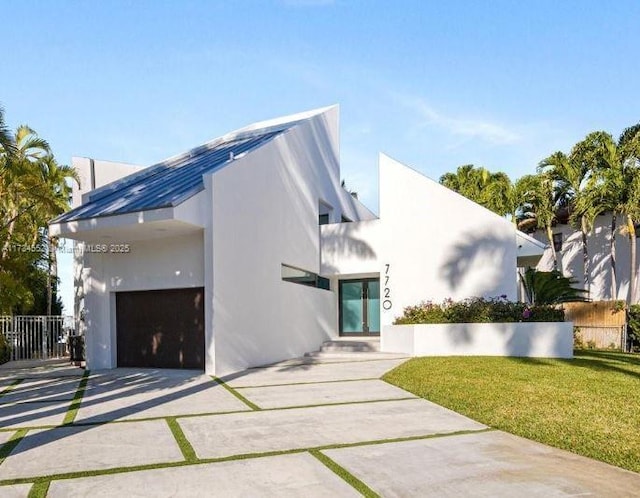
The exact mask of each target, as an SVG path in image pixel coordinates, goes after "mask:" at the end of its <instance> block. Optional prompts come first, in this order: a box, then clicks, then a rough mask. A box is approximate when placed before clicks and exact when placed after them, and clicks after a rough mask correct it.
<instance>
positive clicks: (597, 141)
mask: <svg viewBox="0 0 640 498" xmlns="http://www.w3.org/2000/svg"><path fill="white" fill-rule="evenodd" d="M634 129H635V131H634ZM591 135H593V138H594V140H593V141H592V143H591V146H590V148H589V150H588V151H587V155H588V157H589V159H590V160H591V161H593V163H594V164H595V165H596V166H595V169H594V172H593V179H592V181H591V182H590V184H589V185H588V187H587V189H586V196H585V199H586V200H585V206H582V208H583V209H585V210H586V211H587V212H588V213H589V214H588V216H589V217H591V219H593V217H595V216H597V215H598V214H601V213H603V212H605V211H610V212H611V213H612V228H611V230H612V237H611V261H612V270H613V281H614V286H615V285H617V282H616V278H615V231H616V229H615V220H616V217H617V216H618V215H622V216H623V218H624V225H623V232H624V233H625V234H626V235H627V237H628V238H629V244H630V247H631V251H630V273H629V274H630V279H629V293H628V294H627V301H628V302H629V303H635V302H637V300H638V299H637V286H636V274H637V244H636V224H637V223H638V222H639V221H640V167H639V166H640V160H639V158H640V127H638V126H637V125H636V127H631V128H628V129H627V130H625V131H624V132H623V133H622V135H621V136H620V140H619V141H618V143H616V142H615V141H614V140H613V137H611V135H609V134H608V133H605V132H596V133H594V134H590V135H589V136H591Z"/></svg>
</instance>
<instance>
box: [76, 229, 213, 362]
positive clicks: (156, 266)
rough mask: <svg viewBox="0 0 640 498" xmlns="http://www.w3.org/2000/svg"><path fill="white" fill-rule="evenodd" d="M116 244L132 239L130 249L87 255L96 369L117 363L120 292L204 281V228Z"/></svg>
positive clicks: (89, 328) (88, 316)
mask: <svg viewBox="0 0 640 498" xmlns="http://www.w3.org/2000/svg"><path fill="white" fill-rule="evenodd" d="M105 243H106V244H107V245H108V244H114V243H116V242H115V241H105ZM117 243H129V244H130V247H131V251H130V252H129V253H128V254H117V253H106V254H101V253H85V255H84V261H85V268H84V292H85V295H86V297H85V308H84V309H85V312H84V326H85V327H86V332H87V336H86V337H87V368H90V369H92V370H95V369H102V368H115V367H116V358H117V348H116V327H115V325H116V322H115V319H116V317H115V292H119V291H137V290H157V289H177V288H185V287H203V286H204V253H203V234H202V232H199V233H198V232H196V233H193V234H190V235H183V236H181V237H179V238H158V239H154V240H147V241H138V242H127V241H117ZM86 247H89V244H87V245H86ZM205 292H206V290H205Z"/></svg>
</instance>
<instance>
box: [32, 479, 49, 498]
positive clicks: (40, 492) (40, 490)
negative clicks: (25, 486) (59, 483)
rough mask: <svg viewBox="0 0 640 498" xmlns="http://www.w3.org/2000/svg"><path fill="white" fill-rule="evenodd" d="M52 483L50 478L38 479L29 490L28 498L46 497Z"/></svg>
mask: <svg viewBox="0 0 640 498" xmlns="http://www.w3.org/2000/svg"><path fill="white" fill-rule="evenodd" d="M50 485H51V481H50V480H49V479H36V480H35V481H34V483H33V486H31V489H30V490H29V495H28V498H46V496H47V493H48V492H49V486H50Z"/></svg>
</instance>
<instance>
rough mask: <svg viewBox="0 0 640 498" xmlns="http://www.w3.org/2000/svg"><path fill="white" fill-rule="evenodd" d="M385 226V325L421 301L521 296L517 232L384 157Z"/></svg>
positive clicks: (381, 248)
mask: <svg viewBox="0 0 640 498" xmlns="http://www.w3.org/2000/svg"><path fill="white" fill-rule="evenodd" d="M380 220H381V223H382V234H381V237H380V239H381V244H380V246H379V248H378V249H377V251H376V252H377V254H378V256H379V261H380V274H381V284H384V282H383V281H382V280H386V279H385V278H384V277H385V276H388V277H389V281H388V282H387V285H386V286H385V285H381V287H382V288H383V289H384V288H387V289H389V292H388V295H389V296H390V300H391V302H392V307H391V308H390V309H383V310H382V320H381V323H382V325H383V326H384V325H389V324H391V323H392V322H393V319H394V318H395V317H397V316H400V315H401V314H402V311H403V309H404V307H406V306H409V305H415V304H417V303H419V302H420V301H423V300H432V301H438V302H439V301H442V300H444V299H446V298H451V299H454V300H460V299H465V298H468V297H472V296H478V297H493V296H499V295H506V296H507V298H509V299H511V300H515V299H516V298H517V285H516V253H517V246H516V233H515V228H514V226H513V225H512V224H511V223H510V222H509V221H507V220H506V219H504V218H502V217H500V216H498V215H496V214H494V213H492V212H491V211H489V210H487V209H485V208H483V207H481V206H479V205H478V204H476V203H474V202H472V201H470V200H468V199H466V198H465V197H462V196H461V195H458V194H457V193H455V192H452V191H451V190H449V189H447V188H445V187H443V186H442V185H440V184H439V183H437V182H435V181H433V180H431V179H429V178H427V177H425V176H423V175H421V174H420V173H418V172H416V171H414V170H412V169H411V168H408V167H407V166H404V165H403V164H401V163H399V162H397V161H394V160H393V159H391V158H389V157H387V156H385V155H381V156H380ZM386 265H389V266H388V267H387V266H386ZM387 268H388V270H387ZM385 273H387V275H385Z"/></svg>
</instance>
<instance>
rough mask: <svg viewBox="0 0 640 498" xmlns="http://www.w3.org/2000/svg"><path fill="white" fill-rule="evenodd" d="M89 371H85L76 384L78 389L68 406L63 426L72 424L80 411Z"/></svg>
mask: <svg viewBox="0 0 640 498" xmlns="http://www.w3.org/2000/svg"><path fill="white" fill-rule="evenodd" d="M89 375H90V372H89V370H85V372H84V374H83V375H82V379H80V384H78V389H76V392H75V394H74V395H73V400H72V401H71V404H70V405H69V409H68V410H67V413H66V414H65V416H64V421H63V422H62V424H63V425H69V424H73V422H74V420H75V419H76V416H77V415H78V410H79V409H80V404H81V403H82V397H83V396H84V390H85V389H86V387H87V382H89Z"/></svg>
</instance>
